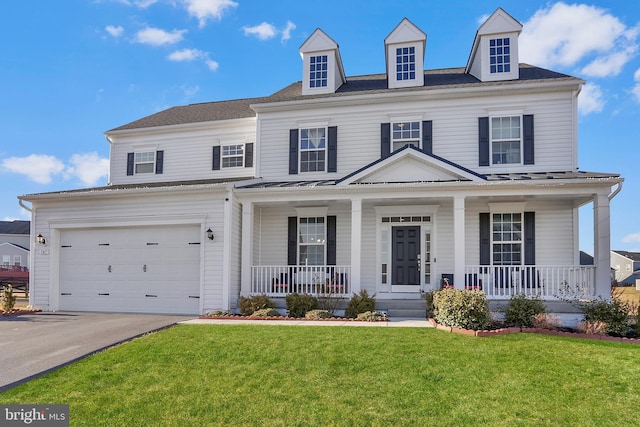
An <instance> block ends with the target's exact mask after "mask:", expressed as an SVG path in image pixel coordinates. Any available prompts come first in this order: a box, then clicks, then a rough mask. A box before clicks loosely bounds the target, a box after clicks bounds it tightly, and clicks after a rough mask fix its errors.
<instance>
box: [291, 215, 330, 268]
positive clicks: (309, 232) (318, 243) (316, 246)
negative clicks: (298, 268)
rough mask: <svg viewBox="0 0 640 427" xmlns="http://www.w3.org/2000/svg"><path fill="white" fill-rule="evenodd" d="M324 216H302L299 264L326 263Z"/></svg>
mask: <svg viewBox="0 0 640 427" xmlns="http://www.w3.org/2000/svg"><path fill="white" fill-rule="evenodd" d="M326 240H327V238H326V227H325V218H324V217H302V218H299V223H298V254H299V260H298V262H299V265H324V264H325V254H326Z"/></svg>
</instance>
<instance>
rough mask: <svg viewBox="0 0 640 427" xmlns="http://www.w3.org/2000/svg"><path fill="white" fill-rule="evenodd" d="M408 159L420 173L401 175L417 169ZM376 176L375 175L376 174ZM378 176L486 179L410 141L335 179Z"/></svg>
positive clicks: (344, 182)
mask: <svg viewBox="0 0 640 427" xmlns="http://www.w3.org/2000/svg"><path fill="white" fill-rule="evenodd" d="M408 160H415V161H416V162H415V163H418V169H419V173H420V174H421V176H412V177H411V179H409V180H406V179H405V178H404V177H406V176H407V173H409V174H411V173H412V172H415V171H416V170H417V169H416V168H415V167H412V165H411V164H409V162H408ZM398 168H401V169H403V170H402V171H400V173H399V174H398V172H397V171H398ZM388 169H392V170H391V173H389V172H388ZM376 176H378V177H377V178H376ZM382 176H384V177H385V178H386V179H382V181H381V182H407V181H411V182H413V181H421V182H435V181H440V182H443V181H484V180H485V179H486V178H485V177H484V176H483V175H480V174H478V173H476V172H473V171H471V170H469V169H467V168H465V167H462V166H460V165H458V164H456V163H453V162H450V161H448V160H446V159H444V158H442V157H439V156H436V155H433V154H429V153H425V152H424V151H422V150H420V149H419V148H417V147H415V146H413V145H405V146H404V147H402V148H400V149H398V150H396V151H394V152H393V153H391V154H390V155H389V156H387V157H385V158H382V159H378V160H376V161H374V162H372V163H369V164H368V165H366V166H364V167H362V168H360V169H358V170H357V171H355V172H353V173H350V174H349V175H347V176H345V177H343V178H342V179H339V180H338V181H337V184H338V185H348V184H353V183H356V182H371V181H368V180H371V179H373V180H374V182H375V181H376V179H380V177H382ZM399 177H400V178H399ZM399 179H400V180H399Z"/></svg>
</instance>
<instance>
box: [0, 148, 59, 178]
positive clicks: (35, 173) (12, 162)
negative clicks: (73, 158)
mask: <svg viewBox="0 0 640 427" xmlns="http://www.w3.org/2000/svg"><path fill="white" fill-rule="evenodd" d="M2 167H3V168H4V169H6V170H8V171H10V172H14V173H18V174H21V175H25V176H26V177H27V178H28V179H30V180H31V181H34V182H37V183H38V184H49V183H51V180H52V176H53V175H57V174H59V173H61V172H62V171H63V170H64V163H62V162H61V161H60V160H58V159H56V158H55V157H54V156H48V155H45V154H31V155H30V156H27V157H9V158H7V159H4V160H3V161H2Z"/></svg>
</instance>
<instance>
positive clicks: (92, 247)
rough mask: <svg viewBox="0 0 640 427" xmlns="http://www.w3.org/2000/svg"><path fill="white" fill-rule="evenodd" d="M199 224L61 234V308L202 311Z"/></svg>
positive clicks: (81, 309)
mask: <svg viewBox="0 0 640 427" xmlns="http://www.w3.org/2000/svg"><path fill="white" fill-rule="evenodd" d="M201 236H202V234H201V227H200V225H166V226H150V227H122V228H91V229H65V230H61V231H60V248H59V254H60V255H59V256H60V262H59V282H58V283H59V309H60V310H74V311H107V312H138V313H181V314H197V313H199V312H200V293H201V292H200V277H201V272H202V267H201V262H200V260H201Z"/></svg>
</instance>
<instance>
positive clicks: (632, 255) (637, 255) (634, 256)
mask: <svg viewBox="0 0 640 427" xmlns="http://www.w3.org/2000/svg"><path fill="white" fill-rule="evenodd" d="M613 252H615V253H617V254H620V255H622V256H623V257H626V258H629V259H630V260H632V261H640V252H628V251H616V250H614V251H613Z"/></svg>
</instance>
